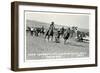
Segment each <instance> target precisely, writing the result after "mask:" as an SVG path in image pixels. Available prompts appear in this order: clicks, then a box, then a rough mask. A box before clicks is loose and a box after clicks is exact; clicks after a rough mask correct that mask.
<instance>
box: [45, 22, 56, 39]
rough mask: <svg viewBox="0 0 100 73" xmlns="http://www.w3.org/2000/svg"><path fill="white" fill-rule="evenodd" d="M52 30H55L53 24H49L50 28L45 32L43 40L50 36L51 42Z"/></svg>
mask: <svg viewBox="0 0 100 73" xmlns="http://www.w3.org/2000/svg"><path fill="white" fill-rule="evenodd" d="M54 29H55V27H54V22H51V24H50V27H49V29H48V30H47V32H46V35H45V38H46V36H48V40H49V38H50V36H51V37H52V38H51V40H53V34H54Z"/></svg>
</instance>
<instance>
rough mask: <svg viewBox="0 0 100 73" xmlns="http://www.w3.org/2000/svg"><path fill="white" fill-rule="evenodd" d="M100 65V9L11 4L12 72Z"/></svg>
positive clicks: (44, 4)
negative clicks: (99, 15)
mask: <svg viewBox="0 0 100 73" xmlns="http://www.w3.org/2000/svg"><path fill="white" fill-rule="evenodd" d="M94 66H97V7H96V6H85V5H69V4H53V3H52V4H51V3H35V2H19V1H15V2H12V3H11V70H13V71H27V70H46V69H61V68H77V67H78V68H79V67H94Z"/></svg>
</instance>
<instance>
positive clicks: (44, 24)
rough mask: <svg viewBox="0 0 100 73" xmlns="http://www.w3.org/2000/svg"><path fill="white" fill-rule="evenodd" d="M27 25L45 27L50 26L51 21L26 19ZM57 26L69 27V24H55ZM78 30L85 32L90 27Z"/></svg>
mask: <svg viewBox="0 0 100 73" xmlns="http://www.w3.org/2000/svg"><path fill="white" fill-rule="evenodd" d="M26 26H27V27H42V26H44V28H49V26H50V23H45V22H41V21H36V20H26ZM55 27H56V28H61V27H64V28H68V26H64V25H57V24H55ZM78 30H80V31H83V32H89V29H84V28H78Z"/></svg>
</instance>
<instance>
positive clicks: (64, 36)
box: [63, 28, 70, 44]
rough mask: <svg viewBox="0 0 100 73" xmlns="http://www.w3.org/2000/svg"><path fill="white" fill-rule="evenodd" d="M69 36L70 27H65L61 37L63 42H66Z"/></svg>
mask: <svg viewBox="0 0 100 73" xmlns="http://www.w3.org/2000/svg"><path fill="white" fill-rule="evenodd" d="M69 36H70V28H68V29H66V30H65V32H64V35H63V39H64V44H66V41H67V40H68V38H69Z"/></svg>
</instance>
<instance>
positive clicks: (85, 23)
mask: <svg viewBox="0 0 100 73" xmlns="http://www.w3.org/2000/svg"><path fill="white" fill-rule="evenodd" d="M25 17H26V19H28V20H36V21H40V22H45V23H51V22H52V21H54V23H55V24H58V25H64V26H65V25H67V26H69V27H71V26H77V27H79V28H85V29H88V28H89V15H88V14H74V13H52V12H25Z"/></svg>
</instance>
